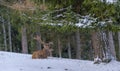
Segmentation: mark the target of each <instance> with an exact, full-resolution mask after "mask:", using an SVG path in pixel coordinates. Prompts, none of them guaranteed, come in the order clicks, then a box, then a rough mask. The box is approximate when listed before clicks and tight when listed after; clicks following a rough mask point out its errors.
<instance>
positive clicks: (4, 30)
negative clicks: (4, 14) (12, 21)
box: [2, 18, 7, 51]
mask: <svg viewBox="0 0 120 71" xmlns="http://www.w3.org/2000/svg"><path fill="white" fill-rule="evenodd" d="M2 28H3V35H4V46H5V51H7V39H6V29H5V21H4V19H3V18H2Z"/></svg>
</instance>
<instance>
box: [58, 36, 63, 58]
mask: <svg viewBox="0 0 120 71" xmlns="http://www.w3.org/2000/svg"><path fill="white" fill-rule="evenodd" d="M58 52H59V57H60V58H62V50H61V42H60V38H59V37H58Z"/></svg>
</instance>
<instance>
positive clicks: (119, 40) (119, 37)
mask: <svg viewBox="0 0 120 71" xmlns="http://www.w3.org/2000/svg"><path fill="white" fill-rule="evenodd" d="M118 43H119V44H118V45H119V57H120V32H118Z"/></svg>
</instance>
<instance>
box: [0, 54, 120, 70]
mask: <svg viewBox="0 0 120 71" xmlns="http://www.w3.org/2000/svg"><path fill="white" fill-rule="evenodd" d="M0 71H120V62H117V61H112V62H110V63H108V64H105V63H101V64H93V61H85V60H75V59H63V58H52V57H49V58H48V59H31V55H28V54H18V53H10V52H0Z"/></svg>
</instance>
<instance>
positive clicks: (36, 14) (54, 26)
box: [0, 0, 120, 63]
mask: <svg viewBox="0 0 120 71" xmlns="http://www.w3.org/2000/svg"><path fill="white" fill-rule="evenodd" d="M1 1H2V0H1ZM58 1H59V2H58ZM2 2H4V4H0V24H1V26H0V50H4V51H11V52H20V53H30V54H31V53H32V52H33V51H35V50H40V49H42V47H43V46H42V45H41V44H40V43H39V42H38V41H35V40H34V39H33V38H34V35H35V34H39V35H40V36H41V38H42V40H43V41H44V42H53V46H52V48H53V49H54V51H53V56H55V57H64V58H75V59H87V60H93V59H95V60H96V61H95V62H96V63H99V62H101V61H103V62H104V61H105V62H109V61H110V60H119V59H120V32H119V30H120V27H119V16H120V11H119V10H120V9H118V8H120V7H119V1H118V2H115V3H106V1H105V2H101V1H99V0H94V1H90V0H80V1H78V0H74V1H72V0H69V1H68V2H67V1H64V0H51V1H48V0H43V1H40V0H34V1H32V0H11V1H7V0H6V1H2ZM6 4H7V5H6Z"/></svg>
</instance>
